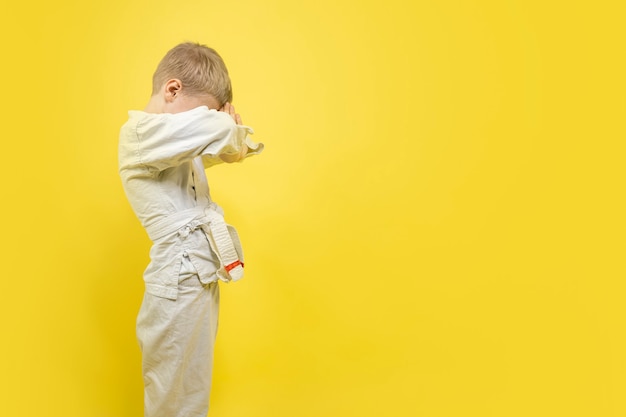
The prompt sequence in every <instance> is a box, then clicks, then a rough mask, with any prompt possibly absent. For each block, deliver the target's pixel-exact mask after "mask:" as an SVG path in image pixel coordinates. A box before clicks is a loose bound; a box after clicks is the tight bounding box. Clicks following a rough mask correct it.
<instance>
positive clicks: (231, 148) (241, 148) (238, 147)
mask: <svg viewBox="0 0 626 417" xmlns="http://www.w3.org/2000/svg"><path fill="white" fill-rule="evenodd" d="M219 111H221V112H224V113H226V114H228V115H229V116H230V117H231V118H232V119H233V121H234V122H235V123H236V124H237V125H242V121H241V116H240V115H239V113H237V112H236V111H235V106H233V105H232V104H230V103H226V104H224V106H223V107H222V108H220V109H219ZM248 133H253V132H252V130H251V129H250V130H249V131H248ZM262 150H263V144H262V143H254V142H253V141H252V140H250V138H249V137H247V136H242V137H241V136H240V137H237V138H236V140H235V141H234V142H231V143H229V144H228V145H227V146H225V147H224V148H222V149H221V152H220V153H211V152H210V151H208V150H207V151H204V152H202V162H203V163H204V167H205V168H209V167H211V166H213V165H217V164H219V163H221V162H227V163H233V162H238V161H243V160H244V159H245V158H247V157H249V156H252V155H256V154H259V153H261V151H262ZM218 157H219V158H218Z"/></svg>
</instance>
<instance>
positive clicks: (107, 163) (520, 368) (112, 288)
mask: <svg viewBox="0 0 626 417" xmlns="http://www.w3.org/2000/svg"><path fill="white" fill-rule="evenodd" d="M2 15H3V18H2V20H3V23H2V29H1V33H0V34H1V35H2V41H1V42H2V45H1V46H2V65H0V75H1V78H0V81H1V83H2V84H1V87H2V89H1V91H2V99H1V100H0V103H1V104H0V106H1V109H0V111H1V115H0V117H1V118H2V130H1V132H2V133H1V135H2V147H3V150H2V154H3V158H2V159H3V162H2V164H0V169H1V172H0V174H1V176H0V178H2V189H1V190H2V194H3V197H2V206H3V211H2V214H3V216H2V224H3V226H2V232H3V237H4V239H3V243H2V245H3V249H2V257H3V261H2V264H3V268H2V284H3V290H2V294H3V296H2V301H1V302H0V317H1V325H2V327H1V328H2V334H3V335H2V343H1V345H0V357H1V359H0V366H1V368H0V378H1V385H0V415H2V416H11V417H14V416H15V417H21V416H48V417H57V416H58V417H109V416H110V417H137V416H140V415H142V381H141V374H140V353H139V348H138V346H137V343H136V339H135V334H134V325H135V316H136V313H137V310H138V308H139V304H140V301H141V297H142V294H143V283H142V280H141V274H142V271H143V269H144V267H145V265H146V263H147V259H148V255H147V251H148V248H149V240H148V238H147V237H146V235H145V233H144V231H143V230H142V229H141V227H140V226H139V224H138V222H137V220H136V219H135V217H134V215H133V213H132V211H131V210H130V207H129V206H128V203H127V202H126V200H125V197H124V194H123V191H122V188H121V184H120V181H119V179H118V177H117V159H116V158H117V135H118V130H119V127H120V126H121V124H122V123H123V122H124V121H125V119H126V117H127V115H126V111H127V110H128V109H132V108H135V109H136V108H143V107H144V106H145V104H146V102H147V100H148V96H149V94H150V79H151V75H152V72H153V70H154V68H155V67H156V64H157V63H158V61H159V59H160V58H161V57H162V56H163V54H164V53H165V52H166V51H167V50H168V49H169V48H171V47H172V46H174V45H175V44H176V43H179V42H181V41H185V40H192V41H200V42H202V43H206V44H209V45H211V46H213V47H215V48H216V49H217V50H218V51H219V52H220V53H221V54H222V56H223V57H224V59H225V61H226V62H227V65H228V67H229V70H230V72H231V76H232V79H233V84H234V93H235V100H234V104H235V105H236V107H237V109H238V111H240V112H241V113H242V116H243V118H244V122H246V123H247V124H249V125H251V126H253V127H254V128H255V130H256V134H255V137H254V139H256V140H258V141H262V142H264V143H265V144H266V150H265V152H264V154H262V155H261V156H260V157H255V158H253V159H250V160H248V161H246V162H245V163H244V164H242V165H239V164H235V165H229V166H219V167H215V168H212V169H210V170H208V172H207V174H208V175H209V180H210V182H211V183H212V187H213V196H214V198H215V199H216V200H217V201H218V202H220V203H221V204H222V205H223V206H224V207H225V209H226V211H227V219H228V220H229V221H230V222H231V223H233V224H235V225H237V226H238V229H239V231H240V233H241V235H242V239H243V241H244V244H245V248H246V263H247V268H246V273H247V277H246V278H245V280H244V281H242V282H240V283H237V284H234V285H223V286H222V306H221V317H220V330H219V335H218V342H217V343H218V344H217V347H216V362H215V373H214V389H213V392H212V411H211V415H212V416H214V417H218V416H219V417H239V416H245V417H254V416H259V417H281V416H290V417H292V416H299V417H308V416H311V417H313V416H315V417H319V416H329V417H330V416H333V417H334V416H359V417H369V416H394V417H400V416H424V417H436V416H480V417H487V416H498V417H500V416H504V417H513V416H524V417H528V416H568V417H571V416H594V417H595V416H602V417H604V416H624V415H626V336H625V332H626V303H625V302H624V300H626V284H625V283H624V278H625V276H626V273H625V272H626V271H625V267H624V249H625V245H624V236H625V235H624V232H625V226H626V224H625V222H624V209H625V207H624V197H623V193H624V180H625V179H626V178H625V175H624V144H623V143H624V139H625V138H626V134H625V129H624V115H625V111H626V99H625V96H626V94H625V93H626V91H625V90H626V89H625V82H624V74H625V73H626V68H625V65H624V40H625V36H624V29H623V25H624V19H625V18H626V16H625V6H624V2H621V1H602V0H599V1H594V2H582V1H580V2H579V1H552V2H549V1H548V2H546V1H522V0H508V1H496V0H493V1H487V0H475V1H471V0H464V1H461V0H457V1H454V0H444V1H421V0H420V1H400V0H386V1H382V2H381V1H376V2H374V1H348V0H318V1H315V2H297V1H286V0H284V1H280V0H266V1H235V2H227V1H219V2H218V1H206V0H205V1H200V0H195V1H183V2H167V1H146V0H138V1H126V0H124V1H122V0H114V1H107V2H89V1H78V0H75V1H71V0H60V1H55V2H39V3H30V2H11V4H6V5H3V6H2Z"/></svg>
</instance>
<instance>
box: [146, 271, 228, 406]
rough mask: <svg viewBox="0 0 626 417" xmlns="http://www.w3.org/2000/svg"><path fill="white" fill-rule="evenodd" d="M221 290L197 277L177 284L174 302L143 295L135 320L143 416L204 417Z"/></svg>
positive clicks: (188, 278) (185, 279)
mask: <svg viewBox="0 0 626 417" xmlns="http://www.w3.org/2000/svg"><path fill="white" fill-rule="evenodd" d="M218 308H219V285H218V283H217V282H212V283H209V284H202V283H201V282H200V280H199V279H198V276H197V275H189V276H187V277H185V278H184V279H182V280H181V281H180V282H179V288H178V298H177V299H176V300H169V299H166V298H160V297H156V296H154V295H151V294H148V293H145V294H144V299H143V303H142V304H141V309H140V310H139V315H138V316H137V338H138V340H139V346H140V347H141V351H142V365H143V380H144V416H145V417H206V415H207V413H208V410H209V393H210V391H211V374H212V370H213V346H214V344H215V336H216V334H217V319H218Z"/></svg>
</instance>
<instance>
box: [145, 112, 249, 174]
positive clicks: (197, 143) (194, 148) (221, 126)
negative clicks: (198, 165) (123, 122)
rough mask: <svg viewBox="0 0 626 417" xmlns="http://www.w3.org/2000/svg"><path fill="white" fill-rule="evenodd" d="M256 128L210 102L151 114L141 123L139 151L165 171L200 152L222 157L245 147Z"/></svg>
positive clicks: (153, 166) (152, 166)
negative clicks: (180, 109)
mask: <svg viewBox="0 0 626 417" xmlns="http://www.w3.org/2000/svg"><path fill="white" fill-rule="evenodd" d="M248 133H252V129H251V128H250V127H248V126H243V125H237V124H235V122H234V120H233V119H232V117H231V116H230V115H228V114H226V113H224V112H219V111H217V110H209V109H208V107H206V106H200V107H196V108H195V109H192V110H189V111H186V112H181V113H173V114H172V113H162V114H151V115H149V116H147V117H144V118H142V119H141V120H139V121H138V123H137V155H138V157H139V160H140V162H141V164H142V165H145V166H147V167H150V168H153V169H156V170H159V171H162V170H164V169H167V168H170V167H174V166H178V165H180V164H182V163H184V162H186V161H189V160H191V159H193V158H195V157H197V156H199V155H203V158H204V155H210V156H212V157H218V159H219V155H220V154H222V153H234V152H238V151H240V150H241V146H242V144H243V143H244V142H245V140H246V136H247V134H248Z"/></svg>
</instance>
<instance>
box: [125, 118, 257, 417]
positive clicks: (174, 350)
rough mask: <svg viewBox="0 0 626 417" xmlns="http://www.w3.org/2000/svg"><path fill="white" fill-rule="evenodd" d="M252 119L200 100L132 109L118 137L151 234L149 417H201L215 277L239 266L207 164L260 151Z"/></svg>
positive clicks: (144, 341)
mask: <svg viewBox="0 0 626 417" xmlns="http://www.w3.org/2000/svg"><path fill="white" fill-rule="evenodd" d="M249 133H252V129H251V128H250V127H248V126H243V125H237V124H235V122H234V121H233V119H232V118H231V116H229V115H228V114H226V113H224V112H218V111H216V110H209V109H208V108H207V107H206V106H201V107H197V108H195V109H192V110H189V111H186V112H182V113H175V114H170V113H161V114H153V113H145V112H142V111H130V112H129V120H128V121H127V122H126V123H125V124H124V125H123V126H122V128H121V131H120V141H119V172H120V176H121V178H122V183H123V186H124V190H125V192H126V196H127V197H128V201H129V202H130V204H131V206H132V208H133V210H134V211H135V214H136V215H137V217H138V218H139V220H140V222H141V224H142V225H143V226H144V227H145V228H146V231H147V232H148V235H149V236H150V238H151V239H152V242H153V245H152V248H151V249H150V264H149V265H148V267H147V268H146V270H145V272H144V281H145V285H146V292H145V294H144V300H143V303H142V306H141V309H140V312H139V315H138V317H137V337H138V339H139V344H140V346H141V349H142V355H143V376H144V385H145V417H196V416H197V417H200V416H202V417H204V416H206V413H207V411H208V398H209V392H210V387H211V371H212V361H213V345H214V342H215V335H216V331H217V317H218V305H219V287H218V283H217V281H218V280H222V281H230V280H236V279H238V278H240V277H241V276H242V274H243V254H242V251H241V246H240V244H239V239H238V237H237V235H236V232H235V231H234V229H233V228H232V227H231V226H229V225H226V224H225V223H224V220H223V214H222V211H221V209H220V208H219V207H218V206H217V205H216V204H215V203H213V202H212V201H211V196H210V193H209V185H208V182H207V179H206V175H205V173H204V169H205V168H206V167H209V166H212V165H215V164H217V163H220V162H222V160H221V159H220V158H219V155H221V154H237V153H239V152H240V150H241V148H242V146H243V144H244V143H245V144H246V145H247V146H248V153H247V154H246V157H247V156H250V155H254V154H258V153H260V152H261V151H262V150H263V145H262V144H256V143H254V142H252V141H251V140H250V139H249V138H248V137H247V135H248V134H249Z"/></svg>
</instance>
